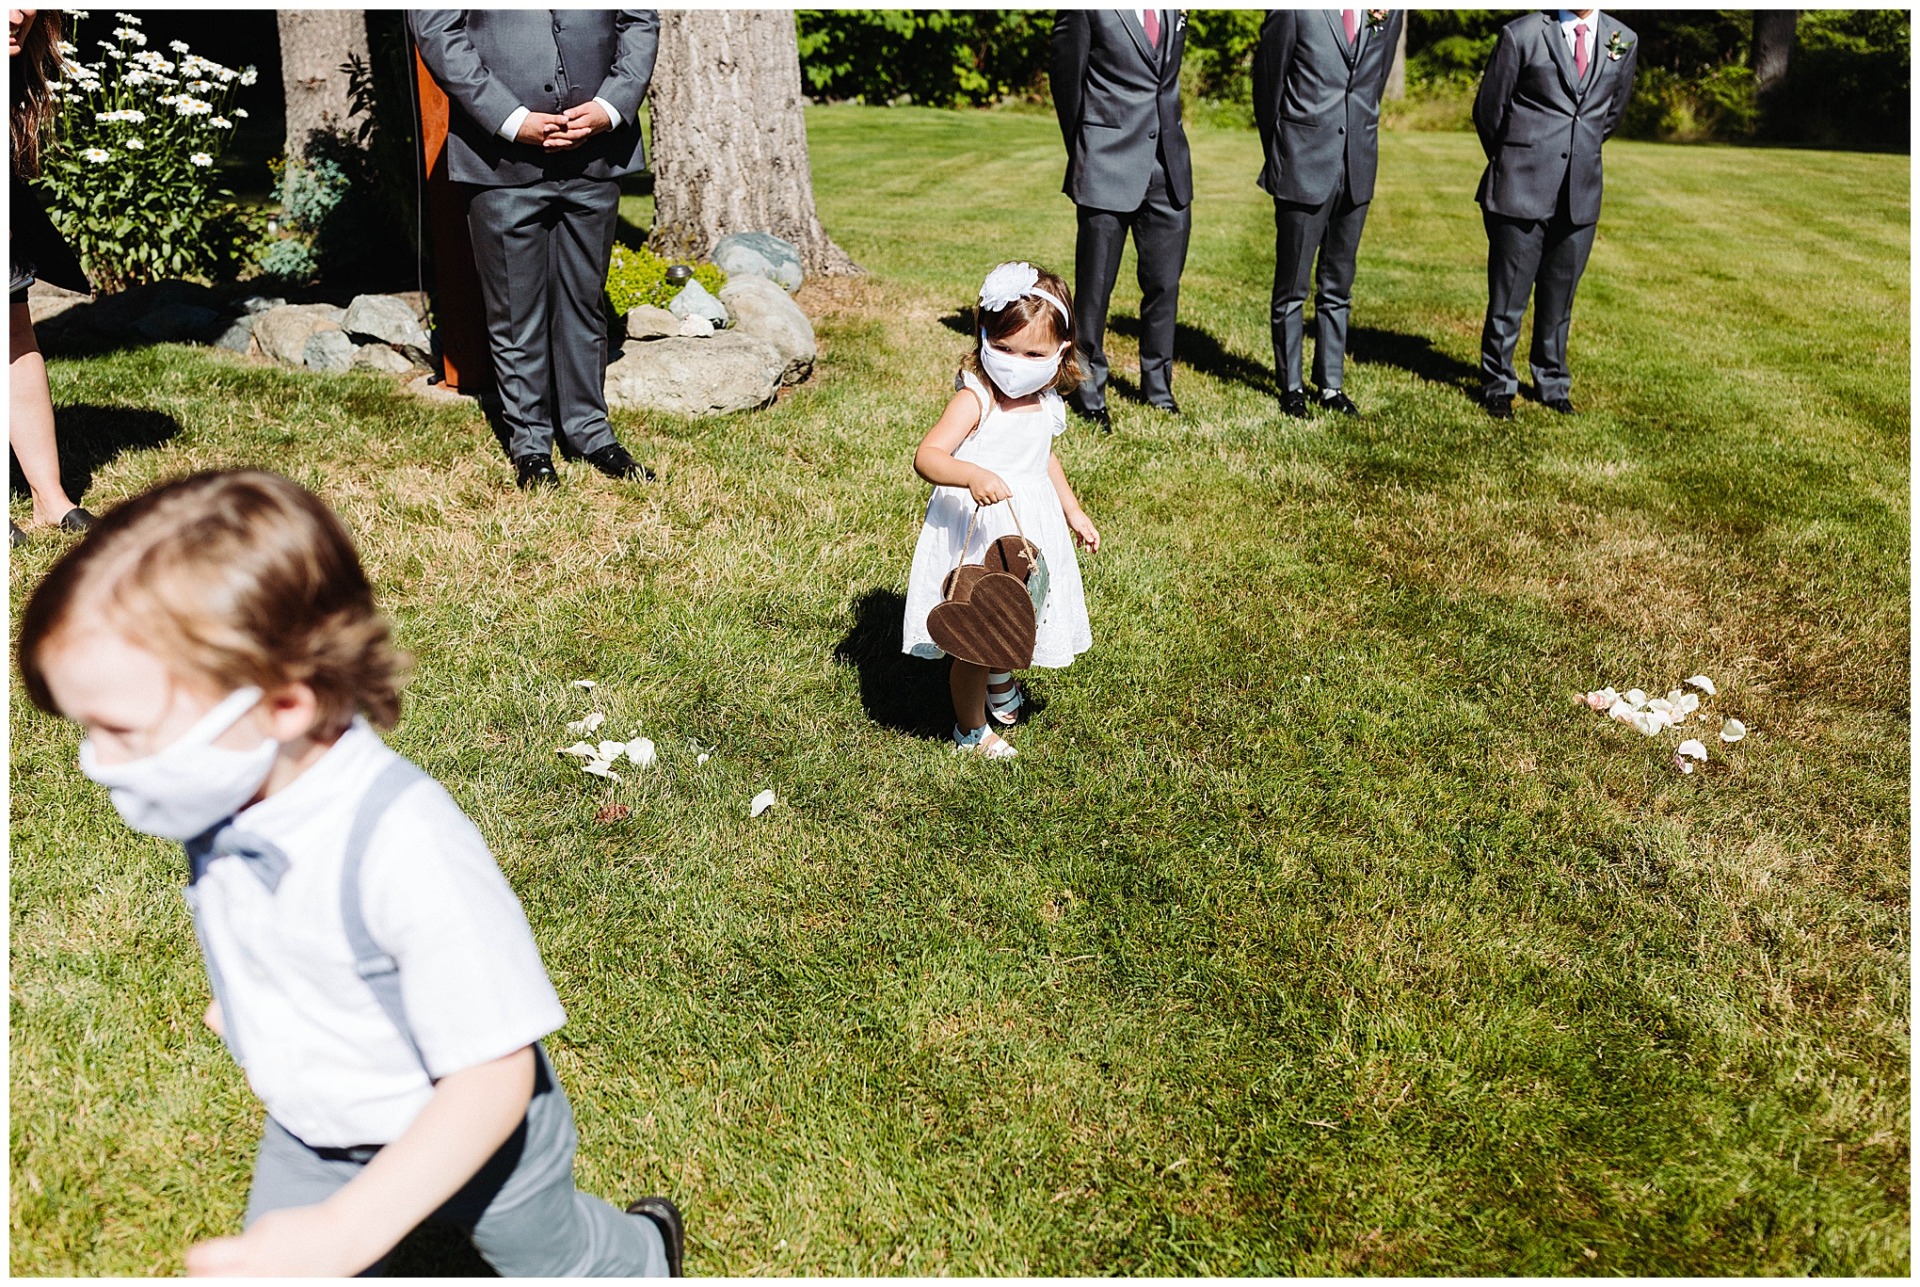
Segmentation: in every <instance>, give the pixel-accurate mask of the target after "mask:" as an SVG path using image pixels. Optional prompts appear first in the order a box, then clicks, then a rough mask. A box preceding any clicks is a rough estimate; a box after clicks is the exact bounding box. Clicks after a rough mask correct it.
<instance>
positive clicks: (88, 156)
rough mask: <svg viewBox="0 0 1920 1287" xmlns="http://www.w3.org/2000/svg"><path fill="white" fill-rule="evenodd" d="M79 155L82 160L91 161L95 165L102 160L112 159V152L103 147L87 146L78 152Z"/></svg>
mask: <svg viewBox="0 0 1920 1287" xmlns="http://www.w3.org/2000/svg"><path fill="white" fill-rule="evenodd" d="M80 156H81V158H82V159H83V160H87V161H91V162H93V163H94V164H95V165H99V164H100V163H101V162H103V161H111V160H113V153H111V152H109V151H107V150H106V149H105V148H99V147H90V148H87V149H85V150H83V151H82V152H81V153H80Z"/></svg>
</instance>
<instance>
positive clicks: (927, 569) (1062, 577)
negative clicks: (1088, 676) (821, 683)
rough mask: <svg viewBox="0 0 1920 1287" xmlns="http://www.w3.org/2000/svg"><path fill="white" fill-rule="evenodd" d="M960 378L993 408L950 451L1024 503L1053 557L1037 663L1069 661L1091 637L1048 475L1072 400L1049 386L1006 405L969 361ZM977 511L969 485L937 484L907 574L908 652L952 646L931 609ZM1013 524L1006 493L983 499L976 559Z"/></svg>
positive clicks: (1069, 540)
mask: <svg viewBox="0 0 1920 1287" xmlns="http://www.w3.org/2000/svg"><path fill="white" fill-rule="evenodd" d="M961 381H962V384H963V386H964V387H965V388H967V389H969V390H971V391H972V392H973V394H974V396H975V397H976V398H978V399H980V401H981V403H982V405H984V406H987V407H988V410H987V413H986V418H985V419H984V420H983V421H982V422H981V425H980V427H979V428H978V429H976V430H974V432H973V434H972V435H971V436H970V437H969V438H968V439H967V440H966V441H965V442H963V443H961V444H960V446H959V448H958V449H956V450H955V451H954V453H953V456H954V459H955V460H964V461H966V462H968V463H969V464H974V465H979V466H980V467H981V468H982V469H991V470H992V471H993V472H994V473H996V474H998V475H1000V477H1002V478H1004V479H1005V480H1006V482H1007V486H1008V487H1011V488H1012V489H1013V502H1012V505H1013V508H1014V509H1017V510H1018V511H1019V514H1020V526H1021V527H1022V528H1024V529H1025V531H1026V534H1027V539H1028V540H1030V541H1032V542H1033V543H1034V544H1035V545H1038V546H1039V547H1040V552H1041V553H1042V554H1043V555H1044V556H1045V557H1046V560H1047V576H1048V582H1049V585H1048V590H1047V601H1046V605H1045V607H1044V608H1043V609H1042V612H1041V616H1040V632H1039V636H1038V638H1037V639H1036V640H1035V642H1034V647H1033V664H1034V665H1036V666H1047V667H1054V668H1058V667H1061V666H1065V665H1067V664H1068V663H1069V662H1071V661H1072V660H1073V659H1074V658H1075V657H1076V656H1078V655H1079V654H1081V653H1083V652H1085V651H1086V650H1087V649H1088V648H1091V647H1092V646H1093V631H1092V628H1091V627H1090V626H1089V625H1088V623H1087V600H1086V595H1085V594H1084V593H1083V592H1082V591H1081V589H1080V563H1079V560H1078V558H1077V557H1076V555H1075V551H1074V547H1073V532H1072V530H1071V529H1069V528H1068V527H1067V514H1066V511H1065V510H1064V509H1062V508H1061V506H1060V495H1059V493H1058V492H1056V491H1054V490H1053V480H1052V479H1050V478H1048V477H1047V457H1048V456H1049V455H1051V454H1052V451H1053V439H1054V435H1056V434H1058V433H1061V432H1062V431H1064V430H1065V429H1066V427H1067V408H1066V404H1065V403H1063V402H1062V401H1061V400H1060V395H1058V394H1057V393H1054V392H1053V391H1052V390H1048V391H1047V392H1046V393H1043V394H1041V395H1040V405H1039V406H1037V407H1030V408H1028V409H1026V410H1024V411H1008V410H1005V409H1004V408H1001V407H998V406H994V405H992V404H993V399H992V398H991V397H989V396H988V394H987V390H986V387H985V386H984V385H983V384H982V382H981V380H980V377H979V376H977V375H974V374H973V373H972V372H971V371H965V372H962V373H961ZM973 512H974V504H973V497H972V495H971V494H970V493H969V492H968V491H967V489H966V488H964V487H936V488H934V489H933V498H932V499H931V500H929V501H928V502H927V518H926V521H925V522H924V523H922V524H921V526H920V541H919V544H917V545H916V546H915V547H914V551H913V571H912V572H911V573H910V574H909V575H908V577H907V611H906V620H905V622H904V623H903V625H902V628H901V642H900V646H901V650H902V651H903V652H908V653H912V654H913V655H914V656H916V657H944V656H946V654H945V653H944V652H942V651H941V650H940V646H939V645H938V644H936V643H934V642H933V640H932V639H931V638H930V637H929V636H928V634H927V614H928V613H929V612H931V611H933V609H934V607H935V606H936V605H938V604H939V602H940V586H941V583H942V582H944V581H945V580H946V578H947V573H949V572H951V571H953V569H954V568H956V567H958V566H959V565H960V561H961V552H960V542H961V539H962V538H963V537H965V536H966V534H967V522H968V520H969V519H971V518H972V517H973ZM1013 531H1014V521H1013V515H1012V514H1010V513H1009V512H1008V506H1007V503H1006V502H1004V501H1003V502H1001V503H1000V504H997V505H989V506H987V507H986V508H984V509H982V510H981V511H980V518H979V521H978V522H977V523H976V524H975V525H974V529H973V540H972V541H971V542H969V543H968V545H967V549H966V557H967V559H969V560H970V561H973V562H978V561H979V559H980V556H981V553H982V551H984V550H985V548H986V546H987V544H988V543H989V542H991V541H994V540H996V539H998V538H999V537H1002V536H1007V535H1010V534H1012V533H1013Z"/></svg>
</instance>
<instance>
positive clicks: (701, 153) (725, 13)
mask: <svg viewBox="0 0 1920 1287" xmlns="http://www.w3.org/2000/svg"><path fill="white" fill-rule="evenodd" d="M648 97H649V100H650V101H651V104H652V109H653V176H654V177H653V196H654V220H653V232H652V233H651V234H650V235H649V236H648V239H647V240H648V244H649V246H651V247H652V248H653V249H654V250H655V251H656V252H658V253H660V254H664V255H667V256H669V257H673V258H686V259H692V258H700V257H704V256H705V255H707V254H709V253H711V251H712V250H713V245H714V243H715V242H716V241H718V240H719V239H720V238H722V237H724V236H727V235H728V234H730V233H736V232H770V233H772V234H773V235H774V236H776V237H782V238H785V239H786V240H787V241H790V242H792V243H793V244H794V245H796V246H798V247H799V248H800V260H801V263H802V264H803V265H804V266H805V268H806V271H807V272H809V273H813V274H822V275H828V276H833V275H840V274H848V273H857V272H860V271H861V268H860V266H859V265H858V264H856V263H854V262H853V260H852V258H851V257H849V256H848V254H847V252H846V251H844V250H842V249H840V247H839V246H837V245H835V244H834V241H833V238H831V237H829V236H828V235H827V232H826V229H824V228H822V227H821V226H820V216H819V213H818V212H817V211H816V209H815V208H814V203H813V169H812V166H811V164H810V163H809V162H808V160H807V122H806V117H805V115H804V114H803V107H804V102H803V100H802V98H801V95H800V46H799V39H798V35H797V33H796V31H795V28H794V20H793V10H791V9H668V10H663V11H662V12H661V14H660V56H659V59H658V61H657V62H656V63H655V64H654V71H653V86H652V88H651V90H650V91H649V93H648Z"/></svg>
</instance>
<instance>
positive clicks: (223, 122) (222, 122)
mask: <svg viewBox="0 0 1920 1287" xmlns="http://www.w3.org/2000/svg"><path fill="white" fill-rule="evenodd" d="M207 124H209V125H211V126H213V128H214V129H216V130H230V129H232V128H233V122H232V121H230V120H228V119H227V118H226V117H224V116H216V117H214V118H213V119H212V120H210V121H208V122H207Z"/></svg>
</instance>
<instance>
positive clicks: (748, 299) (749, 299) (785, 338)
mask: <svg viewBox="0 0 1920 1287" xmlns="http://www.w3.org/2000/svg"><path fill="white" fill-rule="evenodd" d="M720 302H721V303H723V304H725V305H726V306H727V311H728V312H729V313H731V314H732V315H733V327H734V329H735V330H736V331H738V332H739V333H740V334H742V335H746V336H750V337H752V338H753V339H756V340H764V341H766V342H767V343H768V344H771V345H772V346H773V347H774V348H775V349H777V350H778V351H779V353H780V357H781V361H782V363H783V365H782V367H781V372H780V383H782V384H798V383H800V382H801V381H802V380H804V379H806V378H807V377H808V376H809V375H811V374H813V359H814V355H815V353H816V352H818V348H817V346H816V345H815V343H814V338H813V323H812V322H810V321H808V320H807V315H806V314H805V313H803V312H801V311H800V306H799V305H798V304H796V303H794V302H793V300H792V299H791V298H789V297H788V295H787V292H786V291H784V290H782V289H781V288H780V287H779V286H778V285H777V284H776V283H774V282H772V281H769V280H768V279H767V278H765V277H736V278H734V279H733V280H731V281H729V282H728V283H727V284H726V285H725V286H723V287H721V288H720Z"/></svg>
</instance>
